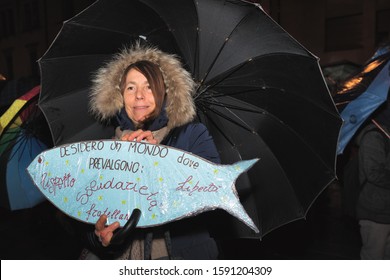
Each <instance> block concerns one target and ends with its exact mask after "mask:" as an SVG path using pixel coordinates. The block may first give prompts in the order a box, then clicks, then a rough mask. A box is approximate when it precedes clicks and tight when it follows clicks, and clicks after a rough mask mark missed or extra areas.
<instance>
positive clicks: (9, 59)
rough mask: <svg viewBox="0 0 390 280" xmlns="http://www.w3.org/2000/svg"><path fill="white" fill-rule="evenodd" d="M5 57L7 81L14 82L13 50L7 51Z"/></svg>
mask: <svg viewBox="0 0 390 280" xmlns="http://www.w3.org/2000/svg"><path fill="white" fill-rule="evenodd" d="M3 55H4V60H5V67H6V69H5V70H6V72H5V76H6V77H7V80H12V79H13V78H14V60H13V56H12V50H5V51H4V52H3Z"/></svg>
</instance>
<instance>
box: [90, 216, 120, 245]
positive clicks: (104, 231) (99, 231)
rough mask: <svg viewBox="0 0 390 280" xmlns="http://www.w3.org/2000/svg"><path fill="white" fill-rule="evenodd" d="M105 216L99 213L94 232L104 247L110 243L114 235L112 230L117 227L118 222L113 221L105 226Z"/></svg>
mask: <svg viewBox="0 0 390 280" xmlns="http://www.w3.org/2000/svg"><path fill="white" fill-rule="evenodd" d="M106 222H107V216H106V215H101V216H100V218H99V220H98V221H97V222H96V224H95V234H96V235H97V237H98V238H99V240H100V242H101V243H102V245H103V246H104V247H107V246H108V245H110V242H111V238H112V236H113V235H114V231H115V230H116V229H117V228H119V225H120V224H119V222H114V223H112V224H111V225H109V226H106Z"/></svg>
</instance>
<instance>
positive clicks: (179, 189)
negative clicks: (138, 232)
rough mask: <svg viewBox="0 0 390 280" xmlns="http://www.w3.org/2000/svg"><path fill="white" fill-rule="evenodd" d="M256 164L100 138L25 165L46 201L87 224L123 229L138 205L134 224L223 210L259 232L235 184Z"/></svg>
mask: <svg viewBox="0 0 390 280" xmlns="http://www.w3.org/2000/svg"><path fill="white" fill-rule="evenodd" d="M257 161H258V159H252V160H246V161H240V162H237V163H236V164H233V165H219V164H214V163H212V162H210V161H208V160H205V159H203V158H201V157H198V156H196V155H193V154H191V153H188V152H185V151H182V150H179V149H176V148H172V147H168V146H164V145H153V144H148V143H144V142H128V141H115V140H101V141H86V142H77V143H71V144H68V145H63V146H59V147H56V148H53V149H50V150H46V151H44V152H42V153H41V154H39V155H38V156H37V157H36V158H35V159H34V160H33V161H32V162H31V164H30V165H29V166H28V168H27V170H28V173H29V174H30V176H31V178H32V180H33V181H34V183H35V185H36V186H37V187H38V188H39V190H40V191H41V192H42V193H43V194H44V195H45V196H46V197H47V199H48V200H49V201H51V202H52V203H53V204H54V205H55V206H56V207H58V208H59V209H60V210H61V211H63V212H64V213H66V214H67V215H69V216H71V217H73V218H75V219H78V220H81V221H84V222H87V223H92V224H94V223H95V222H96V221H97V220H98V218H99V216H100V215H102V214H105V215H107V216H108V222H109V223H112V222H114V221H118V222H119V223H120V224H121V226H123V225H124V224H125V223H126V221H127V220H128V219H129V217H130V214H131V212H132V211H133V209H135V208H138V209H140V210H141V212H142V215H141V218H140V220H139V222H138V225H137V227H151V226H156V225H161V224H164V223H168V222H171V221H175V220H178V219H182V218H186V217H190V216H192V215H197V214H199V213H201V212H204V211H209V210H214V209H216V208H220V209H224V210H225V211H227V212H228V213H230V214H231V215H233V216H234V217H236V218H237V219H239V220H241V221H242V222H243V223H245V224H246V225H247V226H249V227H250V228H251V229H253V230H254V231H255V232H258V231H259V230H258V228H257V227H256V225H255V224H254V223H253V221H252V219H251V218H250V217H249V216H248V214H247V213H246V211H245V209H244V208H243V206H242V205H241V203H240V201H239V198H238V195H237V191H236V188H235V185H234V182H235V181H236V179H237V177H238V176H239V175H240V174H241V173H243V172H245V171H246V170H248V169H249V168H250V167H251V166H252V165H254V164H255V163H256V162H257Z"/></svg>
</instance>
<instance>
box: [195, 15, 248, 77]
mask: <svg viewBox="0 0 390 280" xmlns="http://www.w3.org/2000/svg"><path fill="white" fill-rule="evenodd" d="M246 18H247V15H246V16H244V17H243V18H242V19H241V20H240V21H239V22H238V23H237V24H236V26H234V28H232V30H231V32H230V34H229V35H228V36H227V37H226V38H225V41H224V42H223V44H222V45H221V47H220V48H219V50H218V53H217V54H216V55H215V57H214V59H213V61H212V62H211V63H210V65H209V67H208V69H207V72H206V74H205V76H204V77H203V78H202V80H201V83H203V82H204V81H205V80H206V79H207V77H208V75H209V74H210V71H211V69H212V68H213V67H214V65H215V63H216V62H217V60H218V58H219V56H220V54H221V52H222V51H223V49H224V48H225V45H226V44H227V42H228V41H229V40H230V38H231V36H232V34H233V33H234V32H235V31H236V29H237V27H238V26H239V25H240V24H241V22H243V21H244V19H246ZM250 60H251V59H249V60H247V61H246V62H248V61H250ZM243 64H245V63H243Z"/></svg>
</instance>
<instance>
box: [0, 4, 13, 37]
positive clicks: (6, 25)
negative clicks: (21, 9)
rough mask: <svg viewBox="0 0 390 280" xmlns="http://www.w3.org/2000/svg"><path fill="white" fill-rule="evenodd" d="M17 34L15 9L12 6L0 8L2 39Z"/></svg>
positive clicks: (0, 33) (0, 35)
mask: <svg viewBox="0 0 390 280" xmlns="http://www.w3.org/2000/svg"><path fill="white" fill-rule="evenodd" d="M12 35H15V20H14V11H13V10H12V9H11V8H4V9H1V10H0V40H1V38H7V37H10V36H12Z"/></svg>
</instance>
